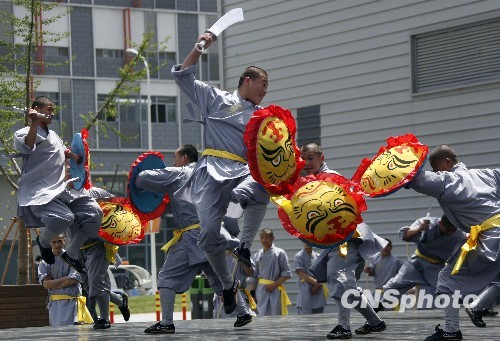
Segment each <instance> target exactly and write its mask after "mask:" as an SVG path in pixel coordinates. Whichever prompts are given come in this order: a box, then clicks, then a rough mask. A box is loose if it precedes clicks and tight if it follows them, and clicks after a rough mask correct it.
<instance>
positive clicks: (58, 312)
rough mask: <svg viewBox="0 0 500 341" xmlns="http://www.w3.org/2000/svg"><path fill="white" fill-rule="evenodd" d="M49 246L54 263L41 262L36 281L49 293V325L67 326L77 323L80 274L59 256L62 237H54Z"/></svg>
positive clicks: (62, 242) (62, 243) (80, 292)
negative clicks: (52, 251)
mask: <svg viewBox="0 0 500 341" xmlns="http://www.w3.org/2000/svg"><path fill="white" fill-rule="evenodd" d="M51 245H52V246H53V248H54V255H55V261H54V263H53V264H47V262H45V261H43V260H42V261H41V262H40V264H39V266H38V280H39V281H40V284H42V285H43V286H44V287H45V288H46V289H48V291H49V302H48V304H47V309H48V310H49V324H50V325H51V326H69V325H73V324H75V323H77V322H78V319H77V313H78V297H79V296H81V295H82V289H81V286H80V282H81V277H80V274H79V273H78V272H77V271H76V270H75V269H73V268H72V267H70V266H69V265H68V264H67V263H66V262H64V261H63V260H62V259H61V257H60V255H61V254H62V253H63V252H64V251H65V250H64V249H63V247H64V237H63V236H62V235H60V236H55V237H54V238H53V239H52V241H51Z"/></svg>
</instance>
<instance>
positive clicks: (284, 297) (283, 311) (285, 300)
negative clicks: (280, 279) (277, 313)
mask: <svg viewBox="0 0 500 341" xmlns="http://www.w3.org/2000/svg"><path fill="white" fill-rule="evenodd" d="M273 283H274V281H271V280H270V279H265V278H259V284H273ZM278 290H279V291H280V293H281V315H282V316H286V315H288V308H287V306H289V305H291V304H292V301H290V297H288V294H287V293H286V290H285V287H284V286H283V284H281V285H278Z"/></svg>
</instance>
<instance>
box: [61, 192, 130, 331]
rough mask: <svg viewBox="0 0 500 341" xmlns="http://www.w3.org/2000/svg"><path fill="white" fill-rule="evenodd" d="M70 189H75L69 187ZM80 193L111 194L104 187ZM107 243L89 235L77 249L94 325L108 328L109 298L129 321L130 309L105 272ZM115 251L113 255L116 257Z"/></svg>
mask: <svg viewBox="0 0 500 341" xmlns="http://www.w3.org/2000/svg"><path fill="white" fill-rule="evenodd" d="M69 187H71V185H69ZM71 191H75V190H74V189H72V190H71ZM80 192H81V193H83V194H86V195H88V196H90V197H91V198H94V199H96V200H103V199H105V198H110V197H113V196H114V195H113V194H111V193H109V192H108V191H106V190H105V189H103V188H99V187H92V188H90V189H89V190H86V189H82V190H81V191H80ZM106 251H107V250H106V245H105V244H104V241H102V240H101V239H99V238H88V239H87V240H86V241H85V244H84V245H83V246H82V247H81V249H80V255H79V258H80V259H81V260H82V261H83V264H85V268H86V269H87V274H85V275H83V282H82V284H83V288H84V289H85V291H86V292H87V295H88V302H87V306H88V307H89V311H90V313H91V314H92V318H93V319H94V322H95V323H94V329H108V328H111V323H110V322H109V302H110V301H111V302H113V304H115V305H116V306H117V307H118V309H119V310H120V312H121V314H122V315H123V319H124V320H125V321H128V320H129V318H130V309H129V307H128V295H127V294H125V293H123V292H120V293H119V294H118V293H116V292H114V291H111V280H110V278H109V274H108V267H109V264H110V263H111V261H110V259H108V258H107V252H106ZM116 257H117V255H115V256H114V258H116ZM96 305H97V306H98V307H99V315H100V316H98V315H97V311H96Z"/></svg>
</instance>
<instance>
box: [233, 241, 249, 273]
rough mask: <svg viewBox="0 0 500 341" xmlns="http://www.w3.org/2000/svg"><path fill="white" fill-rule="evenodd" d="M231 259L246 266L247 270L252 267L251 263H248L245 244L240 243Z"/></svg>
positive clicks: (247, 250) (247, 252) (247, 251)
mask: <svg viewBox="0 0 500 341" xmlns="http://www.w3.org/2000/svg"><path fill="white" fill-rule="evenodd" d="M233 257H234V258H236V259H237V260H238V262H240V263H242V264H243V265H246V266H248V267H249V268H251V267H252V262H251V261H250V250H249V249H248V248H246V247H245V243H244V242H243V243H241V246H240V247H237V248H236V249H234V251H233Z"/></svg>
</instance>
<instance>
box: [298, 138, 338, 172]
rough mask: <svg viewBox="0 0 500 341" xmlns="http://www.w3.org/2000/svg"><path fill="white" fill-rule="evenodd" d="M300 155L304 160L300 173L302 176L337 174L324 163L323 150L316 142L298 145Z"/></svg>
mask: <svg viewBox="0 0 500 341" xmlns="http://www.w3.org/2000/svg"><path fill="white" fill-rule="evenodd" d="M300 156H301V157H302V159H303V160H304V161H305V162H306V164H305V165H304V168H303V169H302V171H301V174H300V175H302V176H306V175H309V174H319V173H333V174H339V173H337V172H336V171H334V170H331V169H330V168H328V165H327V164H326V163H325V156H324V155H323V150H322V149H321V146H320V145H319V144H317V143H313V142H311V143H306V144H305V145H303V146H302V147H300Z"/></svg>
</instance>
